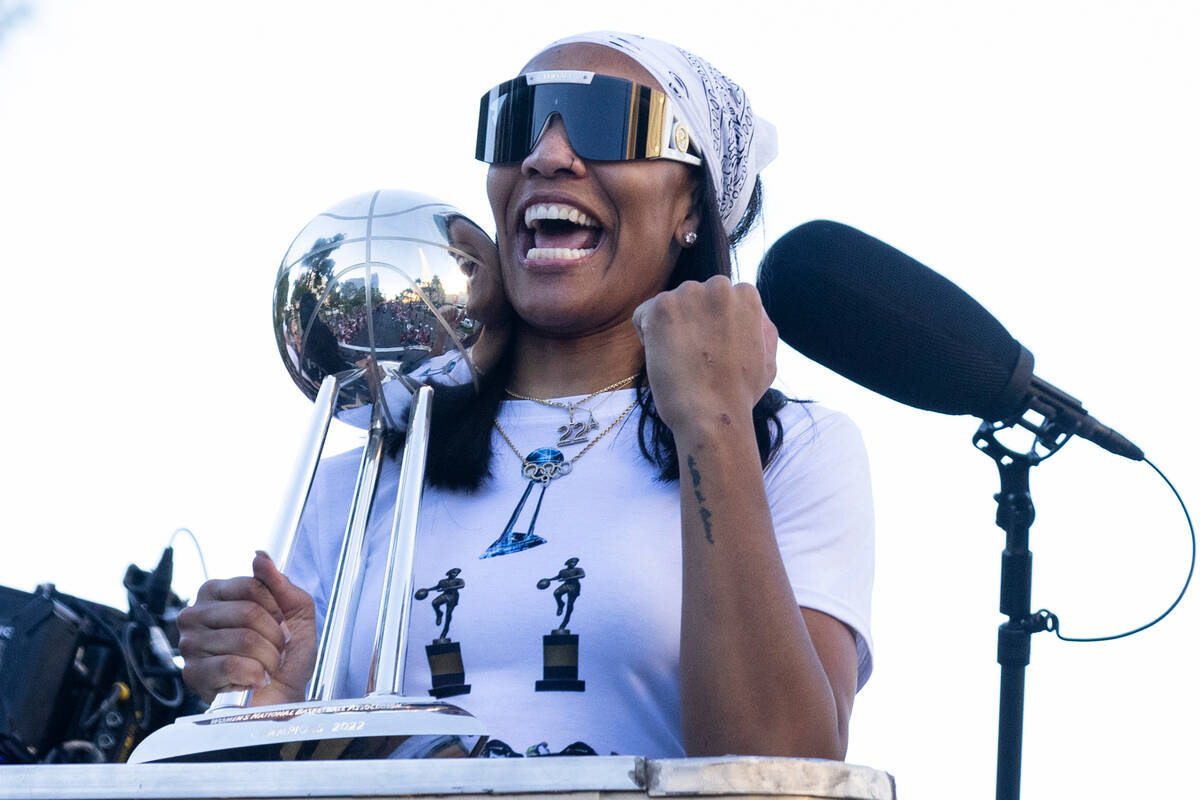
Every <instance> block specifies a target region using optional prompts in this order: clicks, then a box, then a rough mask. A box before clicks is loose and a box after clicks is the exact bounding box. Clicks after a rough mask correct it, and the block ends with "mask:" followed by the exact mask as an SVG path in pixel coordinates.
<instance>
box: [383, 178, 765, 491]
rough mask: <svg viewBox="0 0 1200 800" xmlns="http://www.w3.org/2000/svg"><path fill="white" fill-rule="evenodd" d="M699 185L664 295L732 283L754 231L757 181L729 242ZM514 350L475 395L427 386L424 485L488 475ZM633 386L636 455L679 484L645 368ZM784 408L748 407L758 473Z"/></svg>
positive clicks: (450, 484)
mask: <svg viewBox="0 0 1200 800" xmlns="http://www.w3.org/2000/svg"><path fill="white" fill-rule="evenodd" d="M697 183H698V189H697V197H696V201H695V202H696V204H697V207H699V208H700V210H701V214H700V224H699V226H698V228H697V230H696V241H695V243H694V244H693V246H691V247H688V248H685V249H684V250H683V251H682V252H681V253H680V255H679V259H678V260H677V261H676V263H675V268H674V270H672V271H671V275H670V276H669V277H668V279H667V286H666V288H667V289H674V288H675V287H677V286H679V285H680V284H681V283H683V282H684V281H689V280H693V281H700V282H703V281H706V280H708V279H709V278H711V277H713V276H715V275H724V276H726V277H731V275H732V272H733V268H732V262H731V260H730V250H731V248H732V247H733V246H735V245H736V244H737V243H738V242H740V241H741V240H742V239H743V238H744V237H745V236H746V234H748V233H749V232H750V231H751V230H753V229H754V227H755V225H756V224H757V223H758V221H759V218H760V216H761V212H762V183H761V181H759V180H758V179H757V178H755V181H754V188H753V190H752V191H751V194H750V204H749V206H748V207H747V210H746V213H745V214H744V215H743V216H742V218H741V220H740V221H739V222H738V224H737V226H736V227H735V228H734V230H733V232H732V233H730V234H728V235H727V234H726V233H725V228H724V226H723V225H722V222H721V215H720V212H719V211H718V207H717V199H716V192H715V191H714V189H713V187H712V183H711V180H710V179H709V178H708V175H707V173H703V177H702V179H701V180H699V181H698V182H697ZM514 351H515V348H514V347H513V346H512V343H511V342H510V343H509V346H507V347H506V348H505V350H504V353H503V354H502V355H501V357H500V359H499V360H498V361H497V362H496V363H495V364H494V365H492V368H491V369H490V370H488V372H487V373H486V374H484V375H481V376H480V379H479V387H478V391H476V389H475V387H474V386H472V385H470V384H468V385H464V386H441V385H437V384H434V385H433V386H434V394H435V399H434V403H433V418H432V420H431V425H430V429H431V432H430V441H429V454H428V457H427V458H426V468H425V478H426V480H427V481H428V482H429V484H430V485H432V486H437V487H440V488H444V489H452V490H461V491H473V490H475V489H478V488H479V487H480V486H481V485H482V484H483V482H484V481H485V480H486V479H487V478H488V477H490V476H491V464H492V460H493V457H494V453H493V451H492V428H493V422H494V420H495V418H496V416H497V414H498V413H499V410H500V403H502V402H503V401H504V396H505V393H504V389H505V387H507V386H508V383H509V380H510V378H511V376H512V371H513V366H514V361H515V357H514ZM634 385H635V387H637V389H638V406H639V409H640V412H641V413H640V418H639V419H638V423H637V424H638V445H639V447H640V448H641V451H642V455H643V456H645V458H646V459H647V460H648V461H649V462H650V463H651V464H653V465H654V466H655V467H657V468H658V471H659V474H658V478H659V480H662V481H675V480H678V479H679V456H678V454H677V453H676V451H675V437H674V435H673V434H672V433H671V429H670V428H668V427H667V425H666V424H665V423H664V422H663V421H662V418H661V417H659V416H658V412H657V411H656V410H655V408H654V398H653V396H652V395H651V393H650V389H649V384H648V382H647V380H646V369H645V367H643V368H642V370H641V372H640V373H639V374H638V376H637V378H636V379H635V382H634ZM787 402H788V400H787V399H786V398H785V397H784V396H783V394H781V393H780V392H778V391H776V390H774V389H769V390H767V393H766V394H765V395H763V397H762V399H760V400H759V401H758V403H757V404H756V405H755V406H754V411H753V420H754V437H755V441H756V443H757V445H758V454H759V460H760V462H761V463H762V466H763V467H764V468H765V467H766V465H767V462H768V461H769V460H770V458H771V456H772V455H774V453H775V451H776V450H777V449H778V448H779V445H780V444H781V443H782V441H783V426H782V425H781V424H780V422H779V416H778V414H779V410H780V409H781V408H783V406H784V405H786V404H787ZM402 441H403V437H400V436H397V437H392V438H391V440H390V441H389V448H388V449H389V452H390V453H391V454H393V455H395V453H396V452H397V451H398V450H399V447H400V445H401V443H402Z"/></svg>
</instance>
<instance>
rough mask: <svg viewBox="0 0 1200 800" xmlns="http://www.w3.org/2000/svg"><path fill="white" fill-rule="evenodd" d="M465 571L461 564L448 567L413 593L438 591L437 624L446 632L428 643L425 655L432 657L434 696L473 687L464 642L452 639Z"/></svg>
mask: <svg viewBox="0 0 1200 800" xmlns="http://www.w3.org/2000/svg"><path fill="white" fill-rule="evenodd" d="M461 572H462V570H461V569H459V568H458V567H455V568H453V569H449V570H446V577H444V578H442V579H441V580H440V581H438V582H437V583H436V584H434V585H433V586H430V587H428V588H424V589H417V591H416V593H415V594H413V597H415V598H416V599H417V600H424V599H425V598H426V597H429V593H430V592H438V595H437V597H435V598H433V610H434V614H435V619H434V624H435V625H441V626H442V632H441V634H440V635H438V637H437V638H436V639H434V640H433V643H432V644H427V645H425V657H426V658H428V659H429V674H430V676H431V678H432V684H433V685H432V688H430V690H429V693H430V694H431V695H433V696H434V697H450V696H451V695H456V694H466V693H468V692H470V691H471V686H470V684H468V683H466V682H465V681H466V670H464V669H463V660H462V648H461V645H460V644H459V643H458V642H452V641H450V619H451V617H452V616H453V615H454V609H455V608H456V607H457V606H458V599H459V598H458V591H459V589H463V588H466V585H467V583H466V581H464V580H463V579H462V578H460V577H458V576H459V574H460V573H461ZM443 620H445V622H444V623H443Z"/></svg>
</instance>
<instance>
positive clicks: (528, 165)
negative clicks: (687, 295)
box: [487, 44, 697, 336]
mask: <svg viewBox="0 0 1200 800" xmlns="http://www.w3.org/2000/svg"><path fill="white" fill-rule="evenodd" d="M546 69H577V70H589V71H593V72H596V73H599V74H603V75H612V76H615V77H619V78H626V79H629V80H634V81H637V82H639V83H643V84H648V85H650V86H655V87H657V86H658V84H657V82H656V81H655V80H654V78H653V77H652V76H651V75H650V74H649V73H648V72H646V71H645V70H644V69H643V68H642V67H641V65H639V64H638V63H637V62H635V61H633V60H632V59H630V58H628V57H627V56H625V55H623V54H622V53H620V52H618V51H616V50H613V49H611V48H608V47H603V46H600V45H591V44H574V45H566V46H564V47H559V48H555V49H554V50H551V51H549V52H547V53H543V54H542V55H540V56H538V57H537V58H535V59H534V60H533V61H531V62H529V64H527V65H526V67H525V70H524V72H532V71H536V70H546ZM694 187H695V178H694V177H693V175H692V173H691V168H689V167H688V166H687V165H685V164H681V163H679V162H677V161H670V160H666V159H660V160H652V161H585V160H583V159H581V158H579V157H578V156H577V155H576V153H575V151H574V150H572V149H571V144H570V142H569V141H568V139H567V135H566V131H565V129H564V127H563V124H562V122H561V120H559V119H558V118H557V117H555V118H554V119H553V121H552V124H551V125H550V127H548V128H547V129H546V131H545V132H544V133H543V134H542V136H541V138H540V139H539V140H538V141H537V143H536V144H535V145H534V149H533V151H532V152H531V153H530V154H529V156H528V157H527V158H526V159H525V160H524V161H523V162H521V163H520V164H500V165H493V166H492V167H491V168H490V169H489V170H488V181H487V189H488V199H489V200H490V201H491V204H492V213H493V214H494V215H495V217H496V239H497V244H498V246H499V249H500V265H501V270H502V272H503V276H504V286H505V290H506V291H507V293H508V298H509V301H510V302H511V304H512V306H513V308H514V309H515V311H516V312H517V314H518V315H519V316H520V317H521V318H522V319H523V320H524V321H525V323H526V324H528V325H529V326H531V327H532V328H534V329H537V330H539V331H541V332H543V333H546V334H549V335H561V336H574V335H580V334H585V333H590V332H594V331H599V330H604V329H606V328H610V327H613V326H614V325H619V324H621V323H624V322H626V321H628V320H629V319H630V318H631V316H632V315H633V310H634V309H635V308H637V306H638V305H639V304H640V303H641V302H643V301H644V300H647V299H649V298H650V297H653V296H654V295H655V294H657V293H658V292H660V291H662V290H663V289H664V288H665V287H666V282H667V278H668V277H669V275H670V274H671V270H672V269H673V268H674V265H675V260H676V258H677V257H678V255H679V246H678V244H677V242H678V241H679V240H681V239H682V238H683V235H684V234H685V233H686V232H687V231H691V230H695V228H696V226H697V221H696V217H695V215H694V214H693V212H692V195H693V190H694ZM549 206H557V207H558V209H559V212H560V213H561V212H562V211H563V210H564V209H565V210H566V211H567V213H568V215H569V217H570V218H569V219H567V220H556V221H552V222H547V221H546V220H543V219H537V218H538V217H541V216H545V215H546V214H547V212H548V211H549ZM573 212H578V213H579V214H580V215H581V216H580V217H575V216H574V213H573ZM578 223H583V224H578Z"/></svg>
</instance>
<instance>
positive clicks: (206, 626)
mask: <svg viewBox="0 0 1200 800" xmlns="http://www.w3.org/2000/svg"><path fill="white" fill-rule="evenodd" d="M252 569H253V573H254V575H253V577H241V578H230V579H228V580H211V581H208V582H206V583H205V584H204V585H203V586H201V587H200V592H199V593H198V595H197V597H196V602H195V603H194V604H193V605H191V606H189V607H188V608H185V609H184V610H183V611H181V612H180V613H179V620H178V625H179V652H180V653H181V654H182V655H183V658H184V667H183V679H184V681H185V682H186V683H187V685H188V686H190V687H191V688H192V690H193V691H195V692H196V693H198V694H199V695H200V696H201V697H202V698H203V699H204V700H205V701H206V702H208V701H211V700H212V698H213V697H214V696H215V695H216V694H217V693H218V692H224V691H230V690H240V689H253V690H254V705H270V704H274V703H290V702H298V701H300V700H303V699H304V692H305V686H306V684H307V683H308V680H309V678H310V677H312V671H313V665H314V663H315V662H316V650H317V632H316V617H315V614H314V611H313V601H312V598H311V597H310V596H309V595H308V593H307V592H305V591H304V590H303V589H300V588H299V587H297V586H295V585H294V584H293V583H292V582H291V581H289V580H288V579H287V578H286V577H284V575H283V573H281V572H280V571H279V570H278V569H277V568H276V567H275V563H274V562H273V561H272V560H271V558H270V556H268V555H267V554H266V553H263V552H261V551H260V552H259V553H258V555H256V556H255V558H254V562H253V567H252Z"/></svg>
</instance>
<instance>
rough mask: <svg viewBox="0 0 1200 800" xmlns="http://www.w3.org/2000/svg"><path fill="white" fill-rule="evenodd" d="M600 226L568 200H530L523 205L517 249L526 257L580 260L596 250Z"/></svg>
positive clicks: (560, 260) (532, 259)
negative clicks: (519, 246) (559, 201)
mask: <svg viewBox="0 0 1200 800" xmlns="http://www.w3.org/2000/svg"><path fill="white" fill-rule="evenodd" d="M603 233H604V229H603V228H602V227H601V226H600V223H599V222H597V221H596V220H595V219H594V218H593V217H591V216H590V215H588V214H587V213H585V212H583V211H581V210H580V209H578V208H576V207H575V206H572V205H570V204H569V203H534V204H533V205H531V206H529V207H528V208H526V209H525V228H524V230H523V231H522V236H521V250H522V251H523V252H524V258H525V260H526V261H554V262H558V263H562V262H571V261H581V260H583V259H585V258H587V257H588V256H590V255H591V254H592V253H594V252H595V251H596V247H597V246H598V245H599V243H600V239H601V238H602V236H603Z"/></svg>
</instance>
